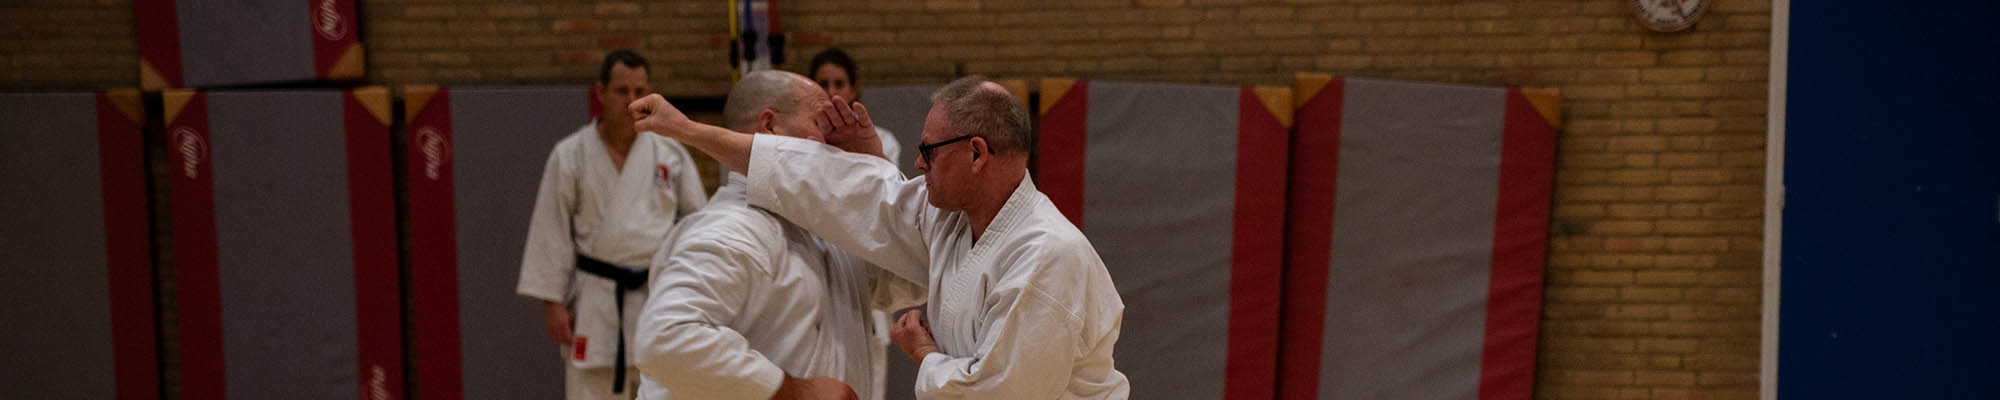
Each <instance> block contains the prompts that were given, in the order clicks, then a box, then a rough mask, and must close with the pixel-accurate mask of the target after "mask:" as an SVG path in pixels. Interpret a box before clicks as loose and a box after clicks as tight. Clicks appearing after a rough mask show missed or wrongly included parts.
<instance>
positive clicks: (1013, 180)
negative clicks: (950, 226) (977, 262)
mask: <svg viewBox="0 0 2000 400" xmlns="http://www.w3.org/2000/svg"><path fill="white" fill-rule="evenodd" d="M1021 163H1022V164H1024V165H1023V167H1022V168H1009V169H1007V171H1005V172H1001V175H1000V176H999V177H997V178H994V179H993V180H991V181H987V182H981V183H980V187H979V191H978V193H975V194H974V195H973V199H972V202H971V204H968V205H967V207H966V208H965V215H966V216H967V217H969V218H971V219H972V241H973V242H975V243H976V242H978V241H979V237H980V236H984V235H985V234H986V227H988V226H991V225H992V224H993V219H994V218H998V217H999V216H1000V210H1001V209H1003V208H1006V207H1007V199H1010V198H1013V197H1014V189H1015V188H1018V187H1020V186H1021V180H1022V179H1027V177H1028V170H1027V168H1026V167H1025V164H1026V161H1025V160H1023V161H1022V162H1021Z"/></svg>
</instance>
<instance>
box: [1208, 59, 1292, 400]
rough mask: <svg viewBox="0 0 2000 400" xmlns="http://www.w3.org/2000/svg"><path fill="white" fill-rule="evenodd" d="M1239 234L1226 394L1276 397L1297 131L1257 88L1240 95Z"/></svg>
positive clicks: (1245, 399)
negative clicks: (1289, 164)
mask: <svg viewBox="0 0 2000 400" xmlns="http://www.w3.org/2000/svg"><path fill="white" fill-rule="evenodd" d="M1236 103H1237V128H1236V130H1237V133H1236V188H1235V189H1236V210H1235V219H1234V220H1235V224H1234V226H1235V228H1234V230H1235V232H1234V233H1233V235H1232V238H1233V240H1234V243H1233V244H1232V245H1231V249H1232V250H1231V251H1230V256H1229V269H1230V271H1229V353H1228V359H1227V361H1226V362H1225V365H1226V366H1227V371H1228V372H1227V375H1226V376H1225V377H1224V379H1223V391H1222V393H1223V398H1226V399H1231V400H1250V399H1254V400H1269V399H1270V398H1271V396H1272V394H1273V393H1274V392H1275V391H1276V390H1275V389H1274V387H1275V386H1276V385H1277V379H1278V378H1277V374H1276V373H1277V368H1278V300H1279V296H1278V293H1279V292H1278V291H1279V290H1280V289H1282V287H1281V285H1280V280H1279V279H1280V276H1281V275H1283V274H1284V261H1285V260H1284V254H1285V253H1284V252H1285V249H1284V234H1285V232H1284V226H1285V195H1284V193H1285V162H1286V161H1285V159H1286V154H1285V151H1286V150H1285V148H1286V143H1285V142H1286V140H1288V139H1287V137H1288V136H1290V131H1289V130H1287V129H1285V127H1284V126H1283V125H1279V124H1278V119H1277V117H1275V116H1273V115H1271V111H1270V109H1268V108H1265V107H1264V102H1263V100H1261V99H1259V98H1258V97H1257V92H1256V91H1255V90H1253V89H1251V88H1243V89H1242V95H1240V96H1238V97H1237V100H1236Z"/></svg>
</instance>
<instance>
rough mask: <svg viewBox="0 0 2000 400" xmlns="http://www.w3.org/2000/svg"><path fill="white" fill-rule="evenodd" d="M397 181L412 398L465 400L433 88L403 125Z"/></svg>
mask: <svg viewBox="0 0 2000 400" xmlns="http://www.w3.org/2000/svg"><path fill="white" fill-rule="evenodd" d="M405 132H408V133H407V135H406V136H407V138H408V142H407V143H404V146H403V149H404V154H403V159H404V160H407V162H408V164H405V165H404V166H403V170H404V176H403V182H404V183H405V184H406V185H407V186H408V187H409V192H408V196H409V197H410V198H409V203H410V280H411V282H410V288H411V291H410V292H411V293H410V297H411V303H413V306H412V309H413V310H414V311H413V312H415V313H416V315H415V318H412V320H414V321H415V322H414V323H413V325H414V326H412V327H411V330H412V331H414V332H413V333H412V334H411V337H412V338H413V339H412V340H413V341H414V342H415V343H413V344H414V346H412V347H413V348H414V349H415V351H416V357H415V360H416V368H417V370H418V371H419V372H418V373H419V374H421V375H423V377H424V378H423V382H422V383H421V384H418V385H417V393H416V398H419V399H426V400H456V399H460V398H463V397H464V396H465V393H464V391H465V388H464V386H463V383H462V378H463V377H462V376H461V374H463V373H464V372H463V368H462V366H461V365H460V364H459V363H460V362H461V360H462V358H461V357H462V356H463V355H462V354H461V353H460V350H459V337H458V230H457V229H458V228H457V227H456V225H455V224H457V214H456V211H455V207H454V205H453V203H452V193H453V191H452V178H451V177H452V174H451V164H452V162H451V135H452V132H451V96H450V92H449V91H448V90H446V89H442V88H440V89H438V90H437V93H436V94H434V95H432V96H431V100H430V102H429V103H428V104H426V105H425V106H424V109H423V110H420V111H418V114H417V116H416V118H415V119H414V120H412V121H411V122H410V124H409V128H408V129H407V130H406V131H405Z"/></svg>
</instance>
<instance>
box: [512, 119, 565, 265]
mask: <svg viewBox="0 0 2000 400" xmlns="http://www.w3.org/2000/svg"><path fill="white" fill-rule="evenodd" d="M564 148H565V147H564V146H562V145H560V144H559V145H557V146H556V148H555V150H552V151H550V152H549V161H548V164H547V165H544V166H543V167H542V183H541V188H540V189H539V190H537V191H536V192H535V209H534V213H533V214H532V215H531V216H530V217H529V218H530V219H529V221H528V238H527V240H528V242H527V244H526V245H525V246H522V250H521V252H522V254H521V281H520V283H518V284H517V285H516V286H515V287H514V292H515V293H519V294H520V295H522V296H527V297H532V298H536V299H541V300H546V301H553V302H557V303H567V302H568V301H569V299H568V294H569V289H570V278H571V276H572V275H573V274H572V271H574V270H575V269H576V239H575V237H574V236H572V230H571V226H572V225H571V220H572V218H573V217H574V215H575V214H576V202H577V199H576V190H577V189H576V179H575V178H576V171H575V170H574V168H573V167H574V165H572V164H571V163H569V162H566V161H567V160H568V158H567V157H565V155H564V154H563V149H564Z"/></svg>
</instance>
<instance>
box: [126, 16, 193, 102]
mask: <svg viewBox="0 0 2000 400" xmlns="http://www.w3.org/2000/svg"><path fill="white" fill-rule="evenodd" d="M175 3H176V1H175V0H134V1H133V2H132V9H133V12H134V13H136V14H135V15H136V17H137V18H133V20H134V21H133V23H134V24H133V25H134V27H135V28H136V29H137V30H138V31H139V58H140V59H143V60H145V61H146V62H147V63H148V64H151V65H152V66H153V71H155V72H159V73H160V77H161V78H166V80H167V86H168V87H186V84H185V83H184V81H183V80H182V79H181V30H180V16H179V15H180V14H179V13H178V12H176V11H174V4H175Z"/></svg>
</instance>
